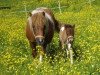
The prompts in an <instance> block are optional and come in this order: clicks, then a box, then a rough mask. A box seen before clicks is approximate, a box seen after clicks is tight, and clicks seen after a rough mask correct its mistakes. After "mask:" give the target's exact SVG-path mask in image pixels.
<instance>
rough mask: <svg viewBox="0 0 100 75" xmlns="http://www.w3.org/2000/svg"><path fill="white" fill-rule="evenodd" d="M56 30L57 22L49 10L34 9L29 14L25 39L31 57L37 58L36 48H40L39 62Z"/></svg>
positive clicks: (42, 8) (43, 8)
mask: <svg viewBox="0 0 100 75" xmlns="http://www.w3.org/2000/svg"><path fill="white" fill-rule="evenodd" d="M55 29H56V30H58V21H57V20H56V19H55V17H54V14H53V12H52V11H51V10H50V9H49V8H45V7H40V8H36V9H35V10H33V11H32V12H30V13H29V17H28V20H27V25H26V37H27V39H28V41H29V44H30V47H31V48H32V56H33V57H36V56H37V50H36V46H37V45H39V46H41V51H42V53H40V61H42V58H43V55H44V54H45V53H46V47H47V45H48V44H49V43H50V42H51V41H52V38H53V35H54V30H55Z"/></svg>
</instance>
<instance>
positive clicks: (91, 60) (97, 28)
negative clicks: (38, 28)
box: [0, 0, 100, 75]
mask: <svg viewBox="0 0 100 75" xmlns="http://www.w3.org/2000/svg"><path fill="white" fill-rule="evenodd" d="M58 4H59V3H58V1H57V0H29V1H27V0H0V75H100V0H60V6H61V7H63V8H61V13H60V11H59V8H58V6H59V5H58ZM1 6H2V7H3V6H7V7H11V9H1ZM64 6H66V7H64ZM37 7H48V8H51V10H52V11H53V12H54V15H55V17H56V19H57V20H59V21H60V22H63V23H66V24H72V25H73V24H75V37H74V45H73V46H74V48H75V50H76V52H77V55H78V57H76V59H74V63H73V64H72V65H71V64H70V59H69V58H66V57H65V54H66V53H65V51H63V50H62V49H61V48H60V47H59V34H58V33H57V32H55V34H54V37H53V40H52V42H51V43H50V44H49V45H48V47H47V53H48V54H47V55H45V56H44V59H43V62H42V63H40V62H39V58H38V56H37V57H36V58H33V57H32V54H31V53H32V50H31V48H30V46H29V43H28V40H27V38H26V36H25V26H26V21H27V17H28V14H27V12H25V8H26V9H27V11H32V10H34V9H35V8H37ZM51 56H53V57H54V59H53V60H52V59H51V58H52V57H51Z"/></svg>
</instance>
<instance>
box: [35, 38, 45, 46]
mask: <svg viewBox="0 0 100 75" xmlns="http://www.w3.org/2000/svg"><path fill="white" fill-rule="evenodd" d="M36 42H37V44H39V45H43V43H44V39H41V38H36Z"/></svg>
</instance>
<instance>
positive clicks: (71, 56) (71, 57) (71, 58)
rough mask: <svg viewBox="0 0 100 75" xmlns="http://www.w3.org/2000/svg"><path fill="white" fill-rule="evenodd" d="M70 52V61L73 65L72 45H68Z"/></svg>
mask: <svg viewBox="0 0 100 75" xmlns="http://www.w3.org/2000/svg"><path fill="white" fill-rule="evenodd" d="M68 50H69V52H70V61H71V64H73V51H72V49H71V44H70V43H69V44H68Z"/></svg>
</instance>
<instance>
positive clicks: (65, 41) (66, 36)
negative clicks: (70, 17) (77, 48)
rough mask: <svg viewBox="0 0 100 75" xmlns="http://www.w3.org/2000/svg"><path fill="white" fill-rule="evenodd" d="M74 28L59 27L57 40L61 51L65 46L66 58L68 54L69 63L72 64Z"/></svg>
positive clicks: (67, 25) (69, 26)
mask: <svg viewBox="0 0 100 75" xmlns="http://www.w3.org/2000/svg"><path fill="white" fill-rule="evenodd" d="M74 28H75V25H73V26H72V25H70V24H64V25H61V27H60V32H59V39H60V44H61V47H62V49H64V45H67V49H66V53H67V57H68V52H70V61H71V64H73V53H72V49H71V48H72V44H73V40H74Z"/></svg>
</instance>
